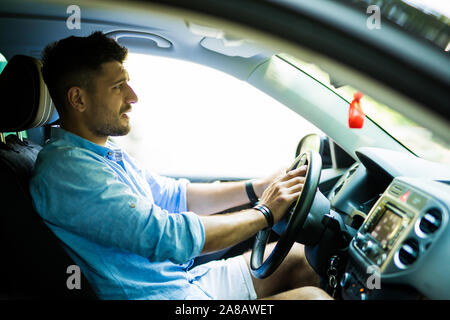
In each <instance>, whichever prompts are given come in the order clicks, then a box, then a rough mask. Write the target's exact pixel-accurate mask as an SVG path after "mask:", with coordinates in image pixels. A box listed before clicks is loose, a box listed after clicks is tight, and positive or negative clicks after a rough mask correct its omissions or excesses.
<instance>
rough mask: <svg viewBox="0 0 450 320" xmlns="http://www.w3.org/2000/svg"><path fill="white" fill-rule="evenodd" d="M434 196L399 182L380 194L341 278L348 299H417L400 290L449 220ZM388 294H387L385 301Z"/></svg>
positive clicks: (352, 246)
mask: <svg viewBox="0 0 450 320" xmlns="http://www.w3.org/2000/svg"><path fill="white" fill-rule="evenodd" d="M444 213H445V210H444V209H442V207H441V206H440V204H439V202H438V201H436V200H435V199H434V198H433V197H432V196H431V195H429V194H427V193H425V192H423V191H421V190H419V189H418V188H416V187H414V186H412V185H410V184H408V183H405V182H404V181H401V180H398V179H396V180H394V181H393V182H392V183H391V184H390V186H389V187H388V188H387V189H386V191H385V192H384V193H383V194H382V195H381V197H380V198H379V199H378V201H377V202H376V203H375V205H374V206H373V208H372V209H371V210H370V212H369V214H368V216H367V218H366V220H365V221H364V223H363V224H362V225H361V227H360V229H359V230H358V233H357V235H356V236H355V237H354V238H353V240H352V241H351V242H350V246H349V261H348V263H347V266H346V269H345V272H344V274H343V276H342V278H341V283H340V285H341V288H342V296H343V298H344V299H363V300H365V299H371V298H375V296H376V295H377V294H380V293H381V290H377V289H381V286H384V289H386V288H390V289H391V294H392V295H393V298H402V295H404V297H406V298H408V297H409V295H415V294H417V292H416V291H415V289H414V288H405V287H402V286H401V285H399V284H400V283H402V284H404V282H405V281H400V280H401V279H402V277H403V278H405V277H408V276H410V274H409V273H408V270H409V268H412V267H413V266H414V265H415V264H417V263H418V261H419V260H420V259H421V258H422V257H423V256H424V255H425V253H426V252H427V250H428V248H429V247H430V246H431V245H432V242H433V240H434V238H435V237H436V236H437V235H438V233H439V232H438V231H439V229H440V227H441V225H442V224H443V219H444V218H445V219H446V215H445V214H444ZM387 291H388V290H384V291H383V295H384V297H386V294H388V293H387Z"/></svg>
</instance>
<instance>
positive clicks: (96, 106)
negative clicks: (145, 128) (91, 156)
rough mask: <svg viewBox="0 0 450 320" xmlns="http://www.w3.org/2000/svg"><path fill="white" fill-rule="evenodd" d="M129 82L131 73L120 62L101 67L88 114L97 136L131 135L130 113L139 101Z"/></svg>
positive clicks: (104, 64) (90, 98) (88, 125)
mask: <svg viewBox="0 0 450 320" xmlns="http://www.w3.org/2000/svg"><path fill="white" fill-rule="evenodd" d="M129 80H130V79H129V76H128V72H127V71H126V70H125V69H124V67H123V65H122V64H121V63H119V62H118V61H110V62H106V63H103V64H102V68H101V72H100V73H99V75H98V76H96V78H95V79H94V83H95V86H94V90H93V92H92V94H90V95H89V98H88V104H89V108H88V109H87V114H86V116H87V117H86V122H87V123H86V124H87V127H88V129H89V130H90V131H91V132H92V133H94V134H95V135H96V136H99V137H107V136H121V135H126V134H128V132H129V131H130V129H131V127H130V119H129V116H128V114H127V112H129V111H131V104H133V103H136V102H137V101H138V97H137V96H136V94H135V93H134V91H133V89H131V87H130V86H129V85H128V81H129Z"/></svg>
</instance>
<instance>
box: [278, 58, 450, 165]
mask: <svg viewBox="0 0 450 320" xmlns="http://www.w3.org/2000/svg"><path fill="white" fill-rule="evenodd" d="M278 56H279V57H280V58H282V59H284V60H286V61H288V62H289V63H291V64H292V65H294V66H295V67H297V68H298V69H300V70H302V71H303V72H305V73H307V74H308V75H310V76H311V77H313V78H315V79H316V80H317V81H319V82H321V83H322V84H323V85H325V86H326V87H328V88H329V89H330V90H332V91H334V92H335V93H336V94H338V95H339V96H341V97H342V98H343V99H345V100H346V101H347V102H348V103H349V105H350V102H351V101H352V100H353V95H354V94H355V93H356V92H358V90H357V89H356V88H353V87H350V86H348V85H342V84H339V83H336V82H334V81H333V79H330V77H329V75H328V74H327V73H326V72H324V71H323V70H321V69H320V68H319V67H317V66H316V65H314V64H311V63H307V62H304V61H301V60H299V59H297V58H295V57H292V56H290V55H288V54H284V53H283V54H279V55H278ZM361 106H362V109H363V111H364V113H365V114H366V117H368V118H370V120H372V121H373V122H375V123H376V124H377V125H378V126H379V127H381V128H382V129H383V130H384V131H386V132H387V133H388V134H390V135H391V136H392V137H393V138H394V139H396V140H397V141H398V142H400V143H401V144H403V145H404V146H405V147H406V148H408V149H409V150H411V151H412V152H414V153H415V154H416V155H417V156H419V157H421V158H424V159H427V160H431V161H435V162H439V163H444V164H450V145H448V144H446V143H445V142H444V141H443V140H441V139H439V138H438V137H436V136H435V135H434V134H433V133H432V132H431V131H429V130H428V129H426V128H424V127H422V126H420V125H418V124H417V123H415V122H414V121H412V120H411V119H409V118H408V117H406V116H405V115H403V114H400V113H399V112H397V111H395V110H393V109H392V108H390V107H388V106H386V105H384V104H382V103H380V102H378V101H377V100H376V99H374V98H373V97H370V96H367V95H364V96H363V98H362V99H361Z"/></svg>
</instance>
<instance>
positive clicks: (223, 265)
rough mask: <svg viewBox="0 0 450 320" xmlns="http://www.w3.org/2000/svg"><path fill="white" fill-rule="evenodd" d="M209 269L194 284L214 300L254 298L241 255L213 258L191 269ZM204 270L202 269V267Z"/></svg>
mask: <svg viewBox="0 0 450 320" xmlns="http://www.w3.org/2000/svg"><path fill="white" fill-rule="evenodd" d="M203 268H210V270H209V271H208V272H207V273H206V274H205V275H204V276H202V277H201V278H200V279H199V280H195V282H194V283H195V284H196V285H198V286H199V287H200V288H201V289H202V290H204V291H206V292H207V293H208V295H210V296H211V297H212V298H213V299H215V300H255V299H256V298H257V296H256V292H255V288H254V287H253V282H252V277H251V275H250V270H249V269H248V267H247V263H246V262H245V259H244V257H243V256H242V255H239V256H237V257H232V258H229V259H225V260H215V261H211V262H208V263H205V264H203V265H199V266H197V267H195V268H194V269H193V270H192V271H194V272H201V270H202V269H203ZM203 270H204V269H203Z"/></svg>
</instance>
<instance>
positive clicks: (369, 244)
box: [354, 197, 414, 271]
mask: <svg viewBox="0 0 450 320" xmlns="http://www.w3.org/2000/svg"><path fill="white" fill-rule="evenodd" d="M413 217H414V215H413V214H411V213H407V212H405V211H403V210H402V209H400V208H399V207H398V206H397V205H396V204H395V203H394V202H393V201H391V199H390V198H389V197H383V198H381V199H380V201H378V203H377V204H376V205H375V207H374V210H373V211H372V213H371V214H370V215H369V216H368V217H367V219H366V221H365V222H364V224H363V226H362V227H361V229H360V230H359V232H358V234H357V236H356V238H355V241H354V246H355V247H356V248H357V249H359V250H360V252H361V253H362V254H363V255H364V256H365V257H366V258H367V259H369V260H370V261H371V262H372V263H373V264H375V265H377V266H378V267H379V268H380V271H383V269H384V262H385V261H387V258H388V257H390V256H391V253H392V249H393V248H394V246H395V244H396V242H397V240H398V239H399V237H400V235H401V234H402V232H403V231H404V230H405V229H407V228H408V226H409V225H410V223H411V220H412V218H413Z"/></svg>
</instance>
